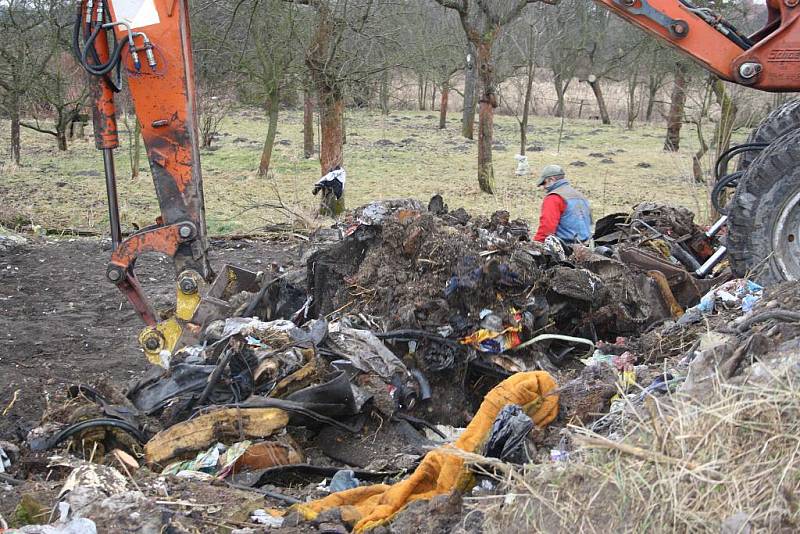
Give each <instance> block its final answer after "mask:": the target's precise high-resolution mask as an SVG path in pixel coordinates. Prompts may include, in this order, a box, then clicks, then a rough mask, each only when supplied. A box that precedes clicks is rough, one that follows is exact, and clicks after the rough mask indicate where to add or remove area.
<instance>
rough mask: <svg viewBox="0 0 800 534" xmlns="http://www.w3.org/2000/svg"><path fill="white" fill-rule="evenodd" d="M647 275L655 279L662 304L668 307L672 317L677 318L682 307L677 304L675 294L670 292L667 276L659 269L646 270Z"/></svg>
mask: <svg viewBox="0 0 800 534" xmlns="http://www.w3.org/2000/svg"><path fill="white" fill-rule="evenodd" d="M647 276H649V277H650V278H652V279H653V280H655V282H656V285H657V286H658V290H659V292H660V293H661V298H662V299H663V300H664V304H666V305H667V307H668V308H669V312H670V314H671V315H672V317H673V318H674V319H677V318H678V317H680V316H681V315H683V308H682V307H681V305H680V304H678V301H677V300H676V299H675V295H673V294H672V288H671V287H669V282H668V281H667V277H666V276H664V273H662V272H661V271H647Z"/></svg>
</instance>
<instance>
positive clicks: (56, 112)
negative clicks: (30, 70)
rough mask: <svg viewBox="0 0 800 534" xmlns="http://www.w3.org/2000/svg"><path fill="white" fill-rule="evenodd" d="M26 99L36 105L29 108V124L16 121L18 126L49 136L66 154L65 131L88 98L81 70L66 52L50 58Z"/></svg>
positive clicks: (87, 90)
mask: <svg viewBox="0 0 800 534" xmlns="http://www.w3.org/2000/svg"><path fill="white" fill-rule="evenodd" d="M29 96H30V97H32V98H34V99H35V100H36V102H37V104H38V105H36V106H34V107H33V109H34V113H33V117H32V121H20V126H22V127H24V128H28V129H31V130H34V131H36V132H39V133H43V134H47V135H52V136H53V137H55V138H56V144H57V146H58V149H59V150H67V129H68V128H69V127H70V125H71V124H72V123H73V122H74V121H75V120H76V119H77V118H78V116H79V115H80V113H81V110H82V109H84V108H85V106H86V100H87V98H88V96H89V88H88V86H87V84H86V81H85V77H84V72H83V69H82V68H81V67H80V66H79V65H78V64H77V63H76V62H75V61H74V59H73V58H72V57H71V56H70V54H69V53H67V52H62V53H61V54H58V55H54V56H53V57H52V58H51V60H50V61H49V62H48V64H47V67H46V68H45V70H44V73H43V74H42V80H41V83H39V84H37V85H35V86H34V87H33V88H32V89H31V94H30V95H29ZM43 116H44V117H46V119H43ZM49 124H51V125H49Z"/></svg>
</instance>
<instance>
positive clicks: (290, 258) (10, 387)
mask: <svg viewBox="0 0 800 534" xmlns="http://www.w3.org/2000/svg"><path fill="white" fill-rule="evenodd" d="M212 249H213V251H212V253H211V261H212V265H213V266H214V268H215V269H218V268H219V267H220V266H222V265H224V264H225V263H232V264H236V265H239V266H241V267H243V268H246V269H250V270H253V271H259V270H268V269H270V267H271V264H272V263H273V262H274V263H277V264H278V265H280V266H285V267H291V266H294V265H296V264H298V263H299V258H300V251H299V246H298V245H297V244H295V243H285V242H274V241H255V240H237V241H215V242H213V243H212ZM109 256H110V242H109V241H107V240H101V239H94V238H91V239H90V238H75V239H72V238H70V239H66V238H62V239H55V240H54V239H48V240H46V241H45V240H40V241H39V242H35V243H30V244H28V245H26V246H23V247H21V248H17V249H14V250H12V251H10V252H9V251H6V252H0V440H2V439H8V440H14V439H15V438H16V439H23V438H24V437H25V435H26V434H27V432H28V430H30V429H31V428H33V427H34V426H35V424H36V423H37V422H38V421H39V419H40V418H41V415H42V413H43V411H44V410H45V408H46V407H47V405H48V403H51V402H54V401H57V400H58V399H59V398H61V397H62V396H63V395H64V392H65V390H66V387H67V386H69V385H71V384H75V383H80V382H97V381H99V380H102V379H111V380H113V381H114V382H117V383H125V382H127V381H128V380H130V379H132V378H135V377H137V376H138V375H140V374H141V373H142V372H143V371H144V370H145V368H146V366H147V362H146V360H145V358H144V356H143V354H142V353H141V351H140V350H139V348H138V343H137V341H136V338H137V335H138V332H139V330H140V329H141V328H142V326H143V324H142V323H141V321H140V320H139V318H138V317H137V316H136V314H135V312H134V311H133V308H132V307H131V306H130V305H129V304H128V303H127V301H126V300H125V298H124V297H123V296H122V294H121V293H120V292H119V291H118V290H117V289H116V287H115V286H113V285H112V284H111V283H109V282H108V281H107V280H106V278H105V271H106V264H107V262H108V259H109ZM137 274H138V276H139V279H140V280H141V282H142V285H143V286H144V287H145V290H146V291H147V293H148V295H150V296H151V298H152V299H153V301H154V302H155V303H156V305H157V307H161V306H164V305H167V304H168V303H169V302H171V301H172V300H173V299H174V295H173V294H172V291H173V289H172V288H173V285H172V283H173V280H174V274H173V269H172V264H171V263H170V262H169V260H168V259H167V258H165V257H158V256H151V257H143V258H141V259H140V260H139V262H138V263H137Z"/></svg>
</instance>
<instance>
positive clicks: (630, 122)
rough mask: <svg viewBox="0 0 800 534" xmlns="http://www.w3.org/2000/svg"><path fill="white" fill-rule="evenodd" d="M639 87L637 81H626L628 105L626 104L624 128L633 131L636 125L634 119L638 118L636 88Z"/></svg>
mask: <svg viewBox="0 0 800 534" xmlns="http://www.w3.org/2000/svg"><path fill="white" fill-rule="evenodd" d="M638 85H639V82H638V80H637V79H636V77H634V78H633V79H632V80H628V103H627V106H626V108H627V118H626V120H625V128H626V129H628V130H633V126H634V124H635V123H636V117H638V116H639V110H638V109H636V87H637V86H638Z"/></svg>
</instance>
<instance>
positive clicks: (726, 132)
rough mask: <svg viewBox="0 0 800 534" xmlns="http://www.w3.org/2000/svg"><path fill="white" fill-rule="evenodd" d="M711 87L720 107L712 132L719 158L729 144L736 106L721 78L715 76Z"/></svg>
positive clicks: (736, 111)
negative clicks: (714, 128) (715, 125)
mask: <svg viewBox="0 0 800 534" xmlns="http://www.w3.org/2000/svg"><path fill="white" fill-rule="evenodd" d="M711 87H712V89H713V91H714V96H715V97H716V99H717V104H718V105H719V107H720V114H719V122H718V123H717V127H716V131H715V132H714V141H715V142H716V144H717V158H719V157H720V156H721V155H722V153H723V152H725V151H726V150H728V149H729V148H730V146H731V134H732V133H733V126H734V122H735V121H736V114H737V113H738V109H737V108H736V102H734V101H733V98H731V95H730V94H728V91H726V90H725V84H724V83H723V82H722V80H720V79H719V78H716V79H715V80H714V83H713V85H712V86H711Z"/></svg>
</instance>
